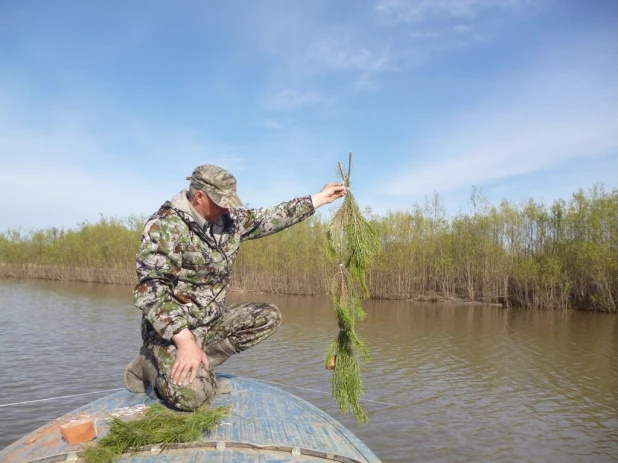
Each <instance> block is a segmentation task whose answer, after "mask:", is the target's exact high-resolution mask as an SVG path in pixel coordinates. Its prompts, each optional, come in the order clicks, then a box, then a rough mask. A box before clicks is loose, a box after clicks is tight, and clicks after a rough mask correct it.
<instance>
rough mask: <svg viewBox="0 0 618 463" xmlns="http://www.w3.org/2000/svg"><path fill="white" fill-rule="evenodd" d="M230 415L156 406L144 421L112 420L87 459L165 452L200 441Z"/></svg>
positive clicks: (105, 461) (91, 462)
mask: <svg viewBox="0 0 618 463" xmlns="http://www.w3.org/2000/svg"><path fill="white" fill-rule="evenodd" d="M227 412H228V408H227V407H217V408H209V407H203V408H200V409H198V410H197V411H195V412H191V413H184V412H174V411H172V410H170V409H168V408H166V407H164V406H163V405H161V404H154V405H152V406H150V407H149V408H148V409H147V410H146V415H145V416H144V417H143V418H140V419H137V420H129V421H122V420H120V419H119V418H112V419H111V420H110V421H109V432H108V433H107V434H106V435H105V436H103V437H102V438H101V439H100V440H99V441H98V442H97V443H96V444H95V445H93V446H91V447H87V448H86V449H85V451H84V459H85V460H86V462H87V463H110V462H114V461H116V460H117V459H118V458H119V457H120V456H121V455H122V454H123V453H124V452H127V451H129V452H137V451H138V450H139V449H140V448H141V447H145V446H148V445H160V446H161V448H165V447H169V446H171V445H174V444H180V443H184V442H195V441H199V440H200V439H201V437H202V433H204V432H205V431H210V430H212V429H214V428H215V427H216V426H217V425H218V424H219V423H221V420H222V419H223V417H224V416H225V415H226V414H227Z"/></svg>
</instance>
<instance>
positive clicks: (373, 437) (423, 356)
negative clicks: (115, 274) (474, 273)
mask: <svg viewBox="0 0 618 463" xmlns="http://www.w3.org/2000/svg"><path fill="white" fill-rule="evenodd" d="M130 291H131V289H130V288H129V287H114V286H103V285H89V284H66V283H52V282H25V281H18V280H0V313H1V314H2V320H3V322H2V323H1V324H0V339H1V343H2V349H0V371H1V372H2V375H1V376H0V404H5V403H13V402H20V401H26V400H35V399H40V398H46V397H53V396H62V395H68V394H77V393H82V392H90V391H96V390H105V389H112V388H119V387H122V371H123V369H124V366H125V364H126V363H127V362H128V361H129V360H130V359H132V358H133V356H134V355H135V354H136V353H137V350H138V348H139V345H140V338H139V317H140V313H139V312H138V311H137V309H135V308H134V307H133V306H132V303H131V295H130ZM242 300H266V301H270V302H274V303H275V304H277V305H278V306H279V307H280V309H281V311H282V313H283V317H284V318H283V324H282V326H281V328H280V329H279V331H278V332H277V333H276V334H275V335H274V336H273V338H271V339H269V340H267V341H266V342H265V343H264V344H262V345H260V346H258V347H256V348H254V349H251V350H249V351H247V352H244V353H242V354H240V355H237V356H236V357H234V358H232V359H231V360H230V361H229V362H227V363H226V364H225V365H223V366H222V367H221V371H223V372H226V373H234V374H239V375H244V376H248V377H251V378H257V379H261V380H264V381H269V382H273V383H276V384H278V385H280V386H281V387H282V388H284V389H286V390H287V391H289V392H292V393H294V394H296V395H298V396H300V397H302V398H304V399H306V400H308V401H310V402H311V403H313V404H314V405H316V406H317V407H319V408H321V409H322V410H324V411H326V412H327V413H329V414H330V415H332V416H333V417H335V418H336V419H338V420H339V421H341V422H342V423H343V424H345V425H346V426H348V427H349V428H350V429H352V431H353V432H354V433H355V434H357V435H358V436H359V437H360V438H361V439H362V440H363V441H364V442H365V443H366V444H367V445H368V446H369V447H370V448H371V449H372V450H373V451H374V452H375V453H376V454H377V455H378V456H379V457H380V458H381V459H382V460H383V461H384V462H413V461H423V462H443V461H449V462H467V461H486V462H494V461H504V462H508V461H513V462H521V461H532V462H563V461H568V462H593V461H594V462H605V461H616V460H615V458H616V457H615V456H616V455H618V443H617V437H618V405H617V404H618V362H617V361H616V357H617V354H618V336H617V334H618V328H617V323H616V316H612V315H606V314H590V313H562V312H530V311H521V310H504V309H500V308H496V307H482V306H466V305H434V304H418V303H409V302H393V301H371V302H369V303H367V304H365V306H366V309H367V313H368V317H367V321H365V322H363V323H361V324H360V325H359V329H358V331H359V333H360V335H361V336H362V338H363V339H364V341H365V343H366V344H367V346H368V347H369V348H370V350H371V352H372V356H373V361H372V362H371V363H370V364H368V365H366V366H365V368H364V371H363V378H364V381H365V388H366V390H367V395H366V399H367V400H366V401H365V402H364V408H365V410H366V412H367V413H368V415H369V418H370V420H371V421H370V423H369V424H367V425H365V426H362V427H359V426H358V425H356V423H355V421H354V419H353V418H352V417H350V416H347V415H342V414H341V413H340V412H339V410H338V407H337V405H336V404H335V403H334V402H333V401H332V400H331V398H330V393H329V390H330V372H328V371H326V370H325V369H324V366H323V357H324V353H325V350H326V347H327V345H328V344H329V343H330V342H331V340H332V339H333V338H334V337H335V335H336V333H337V327H336V323H335V319H334V315H333V312H332V308H331V306H330V302H329V300H328V299H325V298H307V297H296V296H273V295H266V294H230V296H229V302H235V301H242ZM102 395H103V394H101V396H102ZM98 397H99V396H97V395H89V396H82V397H76V398H69V399H62V400H54V401H48V402H37V403H32V404H26V405H20V406H14V407H5V408H0V448H3V447H4V446H6V445H8V444H10V443H11V442H13V441H14V440H16V439H18V438H19V437H21V436H22V435H24V434H25V433H27V432H29V431H32V430H34V429H35V428H37V427H39V426H41V425H42V424H44V423H46V422H47V421H49V420H51V419H54V418H56V417H58V416H60V415H62V414H63V413H65V412H67V411H70V410H72V409H74V408H77V407H79V406H81V405H83V404H85V403H88V402H90V401H91V400H94V399H95V398H98Z"/></svg>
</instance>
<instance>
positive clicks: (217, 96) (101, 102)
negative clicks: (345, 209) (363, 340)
mask: <svg viewBox="0 0 618 463" xmlns="http://www.w3.org/2000/svg"><path fill="white" fill-rule="evenodd" d="M617 76H618V2H616V1H613V0H608V1H598V0H590V1H568V0H562V1H557V0H554V1H552V0H373V1H358V0H356V1H343V0H341V1H336V0H331V1H320V0H312V1H296V2H293V1H289V0H281V1H235V0H232V1H227V2H210V1H178V2H163V1H153V0H149V1H139V0H135V1H131V2H121V1H106V2H83V1H68V0H65V1H63V0H56V1H54V2H42V1H38V2H37V1H35V2H25V1H20V0H4V1H2V2H1V3H0V196H1V197H2V198H4V201H3V202H2V206H1V209H0V211H1V212H2V214H0V230H6V229H7V228H9V227H12V228H16V227H22V228H24V229H30V228H46V227H51V226H55V227H65V228H66V227H73V226H75V225H77V224H78V223H80V222H82V221H85V220H88V221H96V220H97V219H98V217H99V215H100V214H104V215H105V216H116V217H123V216H127V215H129V214H132V213H134V214H150V213H152V212H154V210H156V208H157V207H158V206H159V205H160V204H161V203H162V202H163V201H165V200H166V199H168V198H170V197H171V196H172V195H174V194H175V193H176V192H178V191H179V190H180V189H182V188H183V187H185V186H186V181H185V177H186V176H188V175H190V173H191V171H192V170H193V168H194V167H195V166H197V165H199V164H204V163H214V164H219V165H221V166H224V167H226V168H228V169H229V170H230V171H232V173H234V174H235V175H236V177H237V178H238V182H239V195H240V197H241V198H242V199H243V200H244V201H247V202H248V203H249V205H250V206H255V207H258V206H268V205H272V204H275V203H278V202H281V201H284V200H287V199H291V198H292V197H295V196H300V195H304V194H310V193H314V192H316V191H318V190H319V189H320V188H321V186H322V185H323V184H324V183H326V182H330V181H334V180H336V165H337V161H339V160H341V161H344V160H345V159H346V158H347V153H348V151H353V153H354V161H355V162H354V166H353V174H352V181H353V191H354V192H355V194H356V196H357V198H358V200H359V202H360V203H361V204H362V205H363V206H371V207H372V208H373V210H374V211H375V212H378V213H385V212H386V211H388V210H392V209H409V208H411V207H412V206H413V205H414V204H417V203H419V204H422V203H423V202H424V201H425V198H426V197H429V196H432V195H433V193H434V191H435V192H438V193H439V194H440V195H441V197H442V198H443V199H444V202H445V204H446V208H447V210H448V211H449V212H450V213H455V212H457V211H458V210H460V209H463V210H466V209H467V207H468V206H467V201H468V198H469V196H470V192H471V188H472V186H476V187H479V188H481V189H482V192H483V193H484V194H485V195H486V196H487V197H488V198H489V200H490V201H491V202H492V203H498V202H499V201H501V200H502V199H509V200H512V201H515V202H523V201H526V200H527V199H528V198H530V197H532V198H534V199H536V200H542V201H545V202H551V201H553V200H554V199H556V198H568V197H569V196H570V195H571V193H572V192H573V191H575V190H577V189H579V188H589V187H590V186H592V185H593V184H594V183H595V182H603V183H605V185H606V187H608V188H614V187H616V186H618V77H617Z"/></svg>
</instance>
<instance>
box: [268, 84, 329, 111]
mask: <svg viewBox="0 0 618 463" xmlns="http://www.w3.org/2000/svg"><path fill="white" fill-rule="evenodd" d="M333 102H334V99H333V98H330V97H326V96H323V95H320V94H318V93H316V92H311V91H308V92H303V91H299V90H290V89H286V90H280V91H277V92H274V93H269V94H266V95H264V96H262V98H261V103H262V105H263V106H264V107H265V108H268V109H276V110H294V109H300V108H304V107H307V106H317V105H329V104H332V103H333Z"/></svg>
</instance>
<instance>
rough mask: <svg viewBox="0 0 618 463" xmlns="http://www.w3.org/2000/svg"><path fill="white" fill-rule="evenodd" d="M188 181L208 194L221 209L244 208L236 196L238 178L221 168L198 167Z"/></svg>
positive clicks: (212, 166)
mask: <svg viewBox="0 0 618 463" xmlns="http://www.w3.org/2000/svg"><path fill="white" fill-rule="evenodd" d="M187 180H189V181H190V182H191V185H193V186H194V187H195V188H197V189H198V190H202V191H205V192H206V193H208V196H209V197H210V199H212V200H213V201H214V202H215V204H216V205H217V206H219V207H224V208H226V209H233V208H235V207H239V206H242V201H241V200H240V198H239V197H238V195H237V194H236V178H234V176H233V175H232V174H230V173H229V172H228V171H227V170H225V169H223V168H221V167H219V166H214V165H212V164H204V165H202V166H198V167H196V168H195V170H194V171H193V174H191V176H190V177H187Z"/></svg>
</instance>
